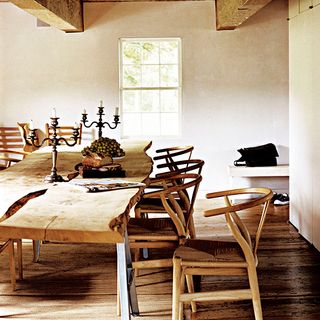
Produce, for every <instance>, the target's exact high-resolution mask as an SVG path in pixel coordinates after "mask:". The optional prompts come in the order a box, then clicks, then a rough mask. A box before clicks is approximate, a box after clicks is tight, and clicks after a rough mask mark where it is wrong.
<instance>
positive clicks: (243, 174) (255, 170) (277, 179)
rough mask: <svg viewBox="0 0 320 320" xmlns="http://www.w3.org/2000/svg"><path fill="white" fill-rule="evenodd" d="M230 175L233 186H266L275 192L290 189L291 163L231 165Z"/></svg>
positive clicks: (229, 167) (229, 168)
mask: <svg viewBox="0 0 320 320" xmlns="http://www.w3.org/2000/svg"><path fill="white" fill-rule="evenodd" d="M227 170H228V175H229V177H230V183H231V187H232V188H238V187H250V186H256V187H259V186H265V187H269V188H271V189H273V190H274V191H275V192H280V193H283V192H288V191H289V165H287V164H281V165H278V166H270V167H236V166H232V165H229V166H228V168H227Z"/></svg>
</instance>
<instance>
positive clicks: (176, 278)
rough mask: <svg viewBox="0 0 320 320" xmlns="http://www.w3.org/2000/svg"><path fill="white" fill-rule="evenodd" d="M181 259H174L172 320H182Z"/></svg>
mask: <svg viewBox="0 0 320 320" xmlns="http://www.w3.org/2000/svg"><path fill="white" fill-rule="evenodd" d="M180 292H181V259H180V258H173V279H172V320H178V319H180Z"/></svg>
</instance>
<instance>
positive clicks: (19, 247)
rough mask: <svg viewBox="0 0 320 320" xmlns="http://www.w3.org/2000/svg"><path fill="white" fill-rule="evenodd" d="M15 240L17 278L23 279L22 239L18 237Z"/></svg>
mask: <svg viewBox="0 0 320 320" xmlns="http://www.w3.org/2000/svg"><path fill="white" fill-rule="evenodd" d="M16 241H17V254H18V271H19V280H22V279H23V261H22V240H21V239H18V240H16Z"/></svg>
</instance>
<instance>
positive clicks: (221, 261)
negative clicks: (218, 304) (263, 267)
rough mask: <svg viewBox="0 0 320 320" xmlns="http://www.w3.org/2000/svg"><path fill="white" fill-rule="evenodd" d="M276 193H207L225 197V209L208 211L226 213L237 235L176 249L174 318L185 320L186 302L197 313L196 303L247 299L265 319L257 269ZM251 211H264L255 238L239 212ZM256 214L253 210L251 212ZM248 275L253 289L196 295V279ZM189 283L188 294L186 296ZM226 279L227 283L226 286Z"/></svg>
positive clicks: (211, 196) (210, 196) (260, 190)
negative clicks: (240, 199) (235, 199)
mask: <svg viewBox="0 0 320 320" xmlns="http://www.w3.org/2000/svg"><path fill="white" fill-rule="evenodd" d="M249 194H250V195H259V197H258V198H253V199H252V198H251V199H249V200H246V201H244V202H240V203H238V204H232V202H231V200H230V197H232V196H238V195H249ZM272 196H273V192H272V190H270V189H266V188H244V189H235V190H229V191H222V192H215V193H209V194H207V198H208V199H216V198H219V197H224V200H225V206H224V207H221V208H216V209H211V210H207V211H205V212H204V216H206V217H211V216H216V215H221V214H224V215H225V218H226V222H227V225H228V227H229V229H230V231H231V233H232V235H233V238H234V240H233V241H217V240H216V241H214V240H200V239H191V240H187V241H186V242H185V244H184V245H182V246H180V247H179V248H178V249H176V251H175V253H174V258H173V298H172V299H173V300H172V319H173V320H180V319H182V318H183V303H186V302H188V303H191V309H192V311H193V312H196V310H197V308H196V301H199V302H201V301H202V302H204V301H219V300H222V301H224V300H247V299H252V302H253V308H254V314H255V319H256V320H260V319H262V310H261V302H260V293H259V286H258V278H257V272H256V266H257V264H258V257H257V249H258V245H259V240H260V236H261V232H262V227H263V224H264V221H265V217H266V214H267V210H268V206H269V202H270V199H271V198H272ZM249 208H256V209H255V211H254V213H253V214H255V215H256V214H257V212H259V211H261V216H260V221H259V224H258V226H257V229H256V233H255V237H254V238H251V236H250V233H249V231H248V228H247V227H246V225H245V223H244V222H243V221H242V220H241V219H240V217H239V215H238V213H239V212H241V211H245V210H247V209H249ZM251 212H252V211H251ZM195 275H198V276H199V275H212V276H213V275H214V276H238V275H242V276H247V277H248V280H249V288H246V289H233V290H227V289H226V290H224V289H223V288H222V290H219V291H212V292H195V291H194V284H193V276H195ZM185 281H186V284H187V291H188V293H185V292H184V291H185V290H184V287H185ZM226 281H227V280H224V281H223V283H226Z"/></svg>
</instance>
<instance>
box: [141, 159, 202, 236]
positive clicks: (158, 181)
mask: <svg viewBox="0 0 320 320" xmlns="http://www.w3.org/2000/svg"><path fill="white" fill-rule="evenodd" d="M203 165H204V161H203V160H199V159H188V160H182V161H176V162H171V163H164V164H161V165H159V167H160V168H161V169H163V168H165V169H167V170H168V169H169V171H166V172H162V173H159V174H157V175H156V177H155V178H150V185H156V186H157V188H158V189H159V188H161V187H162V183H163V179H167V178H169V177H171V176H175V175H178V174H180V175H181V177H182V178H181V179H180V181H178V180H175V183H181V184H183V182H184V179H183V174H187V173H197V174H199V175H200V174H201V171H202V167H203ZM190 191H192V192H190ZM195 191H196V189H192V190H190V189H189V190H186V191H185V192H186V196H187V197H188V198H189V200H190V203H191V206H188V208H184V207H183V203H181V202H180V203H179V204H180V205H181V206H182V209H183V212H184V214H185V215H186V216H190V221H189V225H188V228H189V233H190V236H191V237H192V238H194V237H195V227H194V222H193V213H191V212H187V210H193V205H194V202H195V197H196V194H195ZM147 194H148V193H145V194H144V195H143V196H142V198H141V200H140V201H139V202H138V203H137V204H136V206H135V217H136V218H141V217H146V216H147V215H148V214H150V213H166V210H165V208H164V207H163V203H162V201H161V199H160V197H158V198H156V197H148V196H147ZM177 201H178V202H179V201H181V200H179V199H178V200H177Z"/></svg>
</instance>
